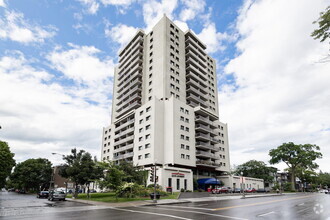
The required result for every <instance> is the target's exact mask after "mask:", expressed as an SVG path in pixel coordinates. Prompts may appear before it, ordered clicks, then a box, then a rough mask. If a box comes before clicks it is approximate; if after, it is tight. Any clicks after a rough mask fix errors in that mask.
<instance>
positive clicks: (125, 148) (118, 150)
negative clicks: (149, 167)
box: [113, 144, 134, 153]
mask: <svg viewBox="0 0 330 220" xmlns="http://www.w3.org/2000/svg"><path fill="white" fill-rule="evenodd" d="M133 147H134V145H133V144H129V145H126V146H123V147H120V148H118V149H116V150H114V151H113V152H114V153H118V152H122V151H126V150H131V149H133Z"/></svg>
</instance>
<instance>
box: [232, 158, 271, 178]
mask: <svg viewBox="0 0 330 220" xmlns="http://www.w3.org/2000/svg"><path fill="white" fill-rule="evenodd" d="M276 172H277V168H275V167H268V166H267V165H266V164H265V163H264V162H262V161H257V160H250V161H248V162H246V163H243V164H241V165H238V166H237V168H236V170H235V171H234V173H235V174H236V175H241V173H243V176H248V177H253V178H259V179H263V180H264V181H265V182H268V183H272V182H273V181H274V176H273V175H271V174H274V173H276Z"/></svg>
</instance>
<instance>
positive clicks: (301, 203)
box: [297, 202, 305, 206]
mask: <svg viewBox="0 0 330 220" xmlns="http://www.w3.org/2000/svg"><path fill="white" fill-rule="evenodd" d="M302 205H305V203H304V202H303V203H300V204H298V205H297V206H302Z"/></svg>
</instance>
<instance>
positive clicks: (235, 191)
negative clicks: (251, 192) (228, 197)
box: [233, 188, 242, 193]
mask: <svg viewBox="0 0 330 220" xmlns="http://www.w3.org/2000/svg"><path fill="white" fill-rule="evenodd" d="M241 192H242V190H241V188H235V189H233V193H241Z"/></svg>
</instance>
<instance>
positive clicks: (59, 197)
mask: <svg viewBox="0 0 330 220" xmlns="http://www.w3.org/2000/svg"><path fill="white" fill-rule="evenodd" d="M65 197H66V194H65V192H62V191H55V192H50V193H49V197H48V200H51V201H54V200H56V199H57V200H63V201H64V200H65Z"/></svg>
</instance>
